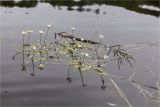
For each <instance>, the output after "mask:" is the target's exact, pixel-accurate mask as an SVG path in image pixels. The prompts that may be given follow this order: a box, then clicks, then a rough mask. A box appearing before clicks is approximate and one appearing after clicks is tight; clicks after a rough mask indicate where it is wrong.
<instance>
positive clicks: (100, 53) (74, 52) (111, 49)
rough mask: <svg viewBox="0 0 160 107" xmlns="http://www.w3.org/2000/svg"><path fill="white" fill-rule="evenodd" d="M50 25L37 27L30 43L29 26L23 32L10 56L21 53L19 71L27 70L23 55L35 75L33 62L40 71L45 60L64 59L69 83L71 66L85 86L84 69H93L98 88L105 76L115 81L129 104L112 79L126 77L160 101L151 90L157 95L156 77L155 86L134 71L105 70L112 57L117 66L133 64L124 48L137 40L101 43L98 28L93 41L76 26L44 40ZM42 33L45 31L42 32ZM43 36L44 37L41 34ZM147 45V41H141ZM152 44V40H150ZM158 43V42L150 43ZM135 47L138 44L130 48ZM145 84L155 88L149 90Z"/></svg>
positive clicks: (127, 101)
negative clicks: (36, 39)
mask: <svg viewBox="0 0 160 107" xmlns="http://www.w3.org/2000/svg"><path fill="white" fill-rule="evenodd" d="M51 27H53V26H52V25H47V31H46V33H45V32H44V31H42V30H40V31H39V42H35V43H31V42H29V40H30V35H31V33H32V32H33V31H32V30H28V31H23V32H22V46H21V47H20V48H19V49H18V48H17V47H16V46H15V45H14V48H15V50H16V51H17V53H16V54H15V55H14V56H13V57H12V59H15V57H16V56H17V55H22V58H23V62H22V71H26V66H25V58H26V59H30V60H31V63H32V68H33V70H32V73H31V74H30V75H31V76H35V67H36V66H35V63H39V64H38V66H37V68H38V69H40V70H41V71H43V70H44V69H46V67H45V66H46V65H45V63H44V62H48V61H53V62H55V63H67V64H68V70H67V78H66V80H67V81H68V82H69V83H71V81H72V78H71V76H70V70H71V68H72V69H75V70H77V71H79V73H80V77H81V80H82V86H84V87H85V86H87V85H86V83H85V81H84V74H83V73H84V72H87V71H92V72H96V73H97V74H98V76H100V78H101V82H102V85H101V88H102V89H103V90H105V89H106V84H105V78H108V80H109V81H110V82H111V83H112V84H113V85H114V87H115V89H116V90H117V91H118V93H119V94H120V96H121V97H122V98H123V99H124V100H125V101H126V103H127V104H128V106H129V107H132V105H131V104H130V102H129V100H128V99H127V97H126V95H125V93H124V92H123V90H122V89H121V88H120V87H119V85H118V84H117V83H116V81H115V80H120V81H125V82H127V83H129V84H132V85H133V86H134V87H135V88H136V89H137V90H138V92H139V93H141V94H142V95H143V96H144V97H145V99H146V100H147V99H150V100H152V101H157V102H160V101H159V99H158V98H157V97H155V96H154V93H158V94H159V95H160V81H159V79H158V81H157V83H156V86H155V87H153V86H150V85H145V84H141V83H139V82H138V81H136V80H134V79H133V77H134V75H135V73H136V72H133V74H132V75H131V76H129V77H120V76H118V75H113V74H111V73H109V72H107V70H106V64H107V63H108V62H109V61H110V60H112V61H116V62H117V65H118V68H119V69H121V65H122V64H124V62H127V63H128V64H129V65H130V66H131V67H132V68H133V67H134V63H135V62H136V60H135V58H134V57H133V56H132V55H131V54H130V53H129V51H131V50H126V47H129V46H133V45H136V44H132V45H128V46H122V45H119V44H118V45H108V44H105V43H103V38H104V36H103V35H102V34H99V33H98V32H97V36H98V38H97V41H92V40H88V39H84V38H80V37H77V36H75V34H74V32H75V28H74V27H71V30H72V31H71V34H70V33H67V32H60V33H54V40H47V38H48V35H49V30H50V29H51ZM44 34H46V35H45V36H44ZM25 36H28V37H27V38H28V39H27V42H25ZM42 36H44V40H43V38H42ZM143 45H149V44H143ZM150 45H151V44H150ZM152 45H158V44H152ZM133 49H137V48H133ZM145 87H148V88H150V89H154V91H153V92H152V93H151V92H149V91H148V90H147V89H146V88H145Z"/></svg>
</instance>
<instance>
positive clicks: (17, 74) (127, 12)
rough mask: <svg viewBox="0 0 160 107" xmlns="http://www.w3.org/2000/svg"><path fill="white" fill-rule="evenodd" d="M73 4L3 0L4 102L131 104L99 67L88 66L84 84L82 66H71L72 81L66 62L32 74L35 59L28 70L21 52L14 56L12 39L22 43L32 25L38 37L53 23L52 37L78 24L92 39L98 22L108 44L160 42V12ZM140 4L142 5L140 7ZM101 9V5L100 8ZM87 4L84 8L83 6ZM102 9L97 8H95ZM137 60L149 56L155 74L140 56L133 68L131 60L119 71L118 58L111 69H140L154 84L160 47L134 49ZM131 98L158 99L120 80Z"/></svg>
mask: <svg viewBox="0 0 160 107" xmlns="http://www.w3.org/2000/svg"><path fill="white" fill-rule="evenodd" d="M77 8H78V6H76V5H74V7H73V9H72V11H71V10H68V7H66V5H62V6H59V5H58V4H57V6H54V5H50V4H49V3H37V4H36V5H35V6H33V7H32V8H31V7H30V8H26V7H25V6H24V7H23V6H21V7H20V6H19V7H17V6H16V5H15V7H12V6H11V7H3V6H1V7H0V9H1V12H0V16H1V21H0V22H1V23H0V24H1V25H0V29H1V36H0V39H1V52H0V54H1V93H0V95H1V105H2V106H3V107H8V106H15V107H18V106H19V107H23V106H33V107H36V106H98V107H99V106H111V105H109V104H112V103H113V104H116V106H118V107H124V106H127V104H126V103H125V102H124V101H123V100H122V99H121V98H120V96H119V94H118V93H117V92H115V91H114V90H115V89H114V87H113V85H112V84H111V83H110V82H109V81H106V83H107V89H106V90H101V88H100V85H101V80H100V78H99V76H97V74H96V73H93V72H86V73H85V76H84V78H85V82H86V83H87V84H88V86H87V87H85V88H84V87H82V86H81V79H80V75H79V72H76V71H74V70H72V73H71V76H72V79H73V81H72V83H71V84H69V83H67V82H66V80H65V78H66V76H67V72H66V71H67V69H68V67H67V65H65V64H64V65H62V64H51V63H48V65H47V69H45V71H44V72H41V71H39V70H38V69H37V70H36V76H35V77H31V76H30V75H29V74H30V72H31V70H32V68H31V64H30V63H29V64H27V72H22V71H21V63H22V59H21V57H20V56H19V57H17V58H16V59H15V60H12V59H11V57H12V55H14V54H15V50H14V49H13V48H12V44H13V43H16V44H17V45H19V44H20V43H21V41H20V40H21V35H20V33H21V31H23V30H26V29H28V28H32V29H33V30H34V32H33V35H32V38H33V41H36V40H37V39H38V33H37V32H38V30H45V29H46V25H47V24H52V25H53V26H54V27H53V30H52V31H51V32H50V36H49V39H53V38H54V37H53V36H52V35H53V33H54V32H61V31H67V32H71V30H70V28H71V26H74V27H75V28H76V31H75V34H76V35H78V36H79V37H84V38H87V39H91V40H96V35H95V33H96V30H95V29H96V28H98V29H99V31H100V32H101V33H102V34H103V35H104V36H105V37H104V40H103V42H105V43H108V44H122V45H126V44H132V43H144V42H154V43H157V42H159V39H160V38H159V20H160V18H159V16H157V14H154V12H149V13H153V14H148V13H147V12H139V11H138V9H134V10H132V9H127V8H126V7H123V6H119V5H117V4H116V5H114V4H111V3H110V4H108V5H106V4H103V3H102V5H98V3H97V4H96V3H95V4H90V5H84V6H83V8H84V9H88V10H89V9H90V11H77V10H78V9H77ZM137 8H138V7H137ZM97 9H100V11H98V10H97ZM82 10H83V9H82ZM96 10H97V11H96ZM131 53H132V54H133V56H134V57H135V59H136V60H139V59H141V60H142V61H143V62H145V63H146V64H147V65H148V66H149V68H150V69H151V70H153V72H155V74H156V77H152V76H151V74H150V73H149V72H145V71H147V69H146V68H145V67H144V66H143V65H142V64H141V63H140V62H139V61H138V62H137V63H136V64H135V65H134V69H131V68H130V67H129V65H128V64H126V65H125V66H122V69H121V70H120V71H119V70H118V68H117V65H116V64H115V63H110V64H109V65H107V68H106V69H107V71H108V72H111V73H113V74H117V75H125V76H127V75H130V74H131V73H132V72H133V71H136V72H137V73H136V76H135V79H136V80H137V81H141V82H143V83H145V84H149V85H153V86H155V84H154V82H155V81H156V78H157V77H158V75H159V65H160V63H159V51H158V48H157V47H154V46H151V47H148V48H144V49H141V50H136V51H133V52H131ZM117 82H118V83H119V86H120V87H121V88H122V89H124V92H125V93H126V95H127V96H128V99H129V100H130V102H131V104H133V105H134V106H137V107H139V106H145V107H146V106H148V107H151V106H157V107H158V105H159V104H158V103H153V102H150V101H148V102H147V103H146V102H145V101H144V98H143V96H139V95H137V90H136V89H135V88H134V87H133V86H131V85H129V84H127V83H125V82H119V81H117Z"/></svg>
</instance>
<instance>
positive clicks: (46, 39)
mask: <svg viewBox="0 0 160 107" xmlns="http://www.w3.org/2000/svg"><path fill="white" fill-rule="evenodd" d="M48 32H49V28H48V29H47V33H46V37H45V39H44V42H45V41H46V40H47V37H48Z"/></svg>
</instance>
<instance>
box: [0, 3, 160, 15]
mask: <svg viewBox="0 0 160 107" xmlns="http://www.w3.org/2000/svg"><path fill="white" fill-rule="evenodd" d="M40 2H43V3H49V4H50V5H52V6H53V7H56V6H58V7H59V8H58V9H61V6H66V7H67V10H69V11H73V10H77V11H79V12H83V11H87V12H90V11H94V12H95V13H96V14H99V13H100V9H99V8H97V9H95V10H92V9H90V8H84V6H91V5H95V4H97V5H112V6H119V7H123V8H125V9H128V10H131V11H135V12H138V13H143V14H148V15H153V16H156V17H159V15H160V11H159V10H157V9H154V8H153V9H150V8H142V6H143V5H148V6H153V7H156V8H159V1H158V0H129V1H127V2H124V1H123V0H122V1H121V0H120V1H116V0H113V1H112V0H80V1H74V0H41V1H40ZM37 4H38V1H37V0H22V1H19V2H15V1H0V6H4V7H14V6H18V7H22V8H23V7H26V8H32V7H36V6H37ZM75 6H77V7H78V8H76V9H74V8H73V7H75ZM105 13H106V12H103V14H105Z"/></svg>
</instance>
